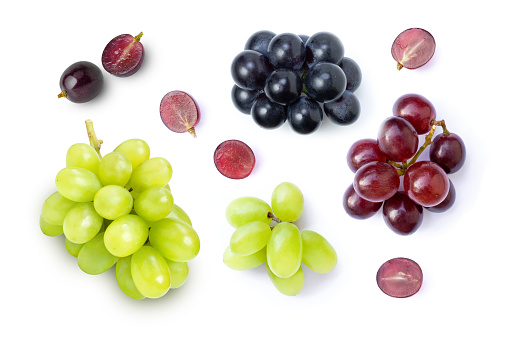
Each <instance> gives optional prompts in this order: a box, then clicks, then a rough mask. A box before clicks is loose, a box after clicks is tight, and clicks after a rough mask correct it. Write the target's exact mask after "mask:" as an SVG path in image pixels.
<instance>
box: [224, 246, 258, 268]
mask: <svg viewBox="0 0 509 339" xmlns="http://www.w3.org/2000/svg"><path fill="white" fill-rule="evenodd" d="M266 260H267V249H266V248H262V249H261V250H259V251H258V252H255V253H253V254H249V255H237V254H235V253H233V252H232V250H231V248H230V246H228V247H227V248H226V249H225V251H224V253H223V262H224V263H225V265H226V266H228V267H229V268H231V269H232V270H236V271H246V270H250V269H253V268H255V267H258V266H260V265H261V264H263V263H264V262H265V261H266Z"/></svg>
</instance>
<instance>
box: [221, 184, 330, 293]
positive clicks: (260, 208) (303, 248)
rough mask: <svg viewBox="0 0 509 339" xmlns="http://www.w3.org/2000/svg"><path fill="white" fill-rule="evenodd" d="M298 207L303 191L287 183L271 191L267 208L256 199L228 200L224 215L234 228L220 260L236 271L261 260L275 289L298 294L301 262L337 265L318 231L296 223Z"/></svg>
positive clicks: (319, 267) (326, 267) (322, 267)
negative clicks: (305, 228)
mask: <svg viewBox="0 0 509 339" xmlns="http://www.w3.org/2000/svg"><path fill="white" fill-rule="evenodd" d="M303 210H304V197H303V195H302V192H301V191H300V189H299V188H298V187H297V186H295V185H294V184H292V183H289V182H283V183H281V184H279V185H278V186H277V187H276V188H275V189H274V191H273V192H272V200H271V206H270V205H269V204H267V203H266V202H265V201H263V200H262V199H259V198H255V197H241V198H237V199H235V200H233V201H232V202H231V203H230V204H229V205H228V207H227V208H226V219H227V220H228V222H229V223H230V224H231V225H232V226H233V227H235V228H236V230H235V232H234V233H233V234H232V236H231V238H230V244H229V245H228V247H227V248H226V250H225V251H224V254H223V262H224V263H225V264H226V265H227V266H228V267H230V268H231V269H234V270H239V271H243V270H249V269H252V268H255V267H258V266H260V265H262V264H263V263H265V267H266V270H267V274H268V275H269V277H270V280H271V281H272V283H273V284H274V286H275V287H276V288H277V289H278V290H279V292H281V293H282V294H285V295H288V296H295V295H297V294H298V293H299V292H300V291H301V290H302V289H303V287H304V271H303V269H302V263H304V265H306V266H307V267H308V268H309V269H311V270H312V271H315V272H318V273H328V272H330V271H331V270H332V269H334V267H336V263H337V254H336V251H335V250H334V248H333V247H332V245H331V244H330V243H329V242H328V241H327V240H326V239H325V238H324V237H323V236H322V235H320V234H318V233H317V232H314V231H311V230H303V231H301V230H299V228H298V227H297V226H296V225H295V223H294V222H295V221H296V220H297V219H299V217H300V216H301V214H302V212H303Z"/></svg>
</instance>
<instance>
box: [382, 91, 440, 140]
mask: <svg viewBox="0 0 509 339" xmlns="http://www.w3.org/2000/svg"><path fill="white" fill-rule="evenodd" d="M392 114H393V115H394V116H397V117H400V118H403V119H405V120H406V121H408V122H409V123H410V124H411V125H412V126H413V127H414V128H415V131H416V132H417V134H426V133H428V132H429V131H430V129H431V121H432V120H435V119H436V117H437V113H436V111H435V107H434V106H433V104H432V103H431V102H430V101H429V100H428V99H426V98H425V97H423V96H422V95H419V94H413V93H410V94H405V95H402V96H400V97H399V98H398V99H396V101H395V102H394V105H393V106H392Z"/></svg>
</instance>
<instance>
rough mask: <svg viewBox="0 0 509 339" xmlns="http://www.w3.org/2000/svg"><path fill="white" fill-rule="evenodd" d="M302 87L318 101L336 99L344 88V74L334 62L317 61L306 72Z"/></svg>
mask: <svg viewBox="0 0 509 339" xmlns="http://www.w3.org/2000/svg"><path fill="white" fill-rule="evenodd" d="M304 87H305V89H306V93H307V94H308V95H309V96H310V97H311V98H312V99H314V100H316V101H318V102H327V101H333V100H337V99H339V97H340V96H341V95H342V94H343V92H344V91H345V90H346V75H345V73H344V72H343V70H342V69H341V68H340V67H339V66H338V65H336V64H332V63H328V62H322V63H318V64H316V65H313V66H312V67H311V68H310V69H309V70H308V72H307V73H306V77H305V78H304Z"/></svg>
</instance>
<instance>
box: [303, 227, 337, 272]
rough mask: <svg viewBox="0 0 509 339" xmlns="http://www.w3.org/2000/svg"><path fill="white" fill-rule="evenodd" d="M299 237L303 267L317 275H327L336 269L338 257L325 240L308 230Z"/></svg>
mask: <svg viewBox="0 0 509 339" xmlns="http://www.w3.org/2000/svg"><path fill="white" fill-rule="evenodd" d="M301 237H302V262H303V263H304V265H306V266H307V267H308V268H309V269H311V270H312V271H315V272H317V273H328V272H330V271H332V270H333V269H334V267H336V264H337V262H338V257H337V254H336V251H335V250H334V248H333V247H332V245H331V244H330V243H329V242H328V241H327V239H325V238H324V237H323V236H322V235H320V234H318V233H316V232H314V231H310V230H304V231H302V232H301Z"/></svg>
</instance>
